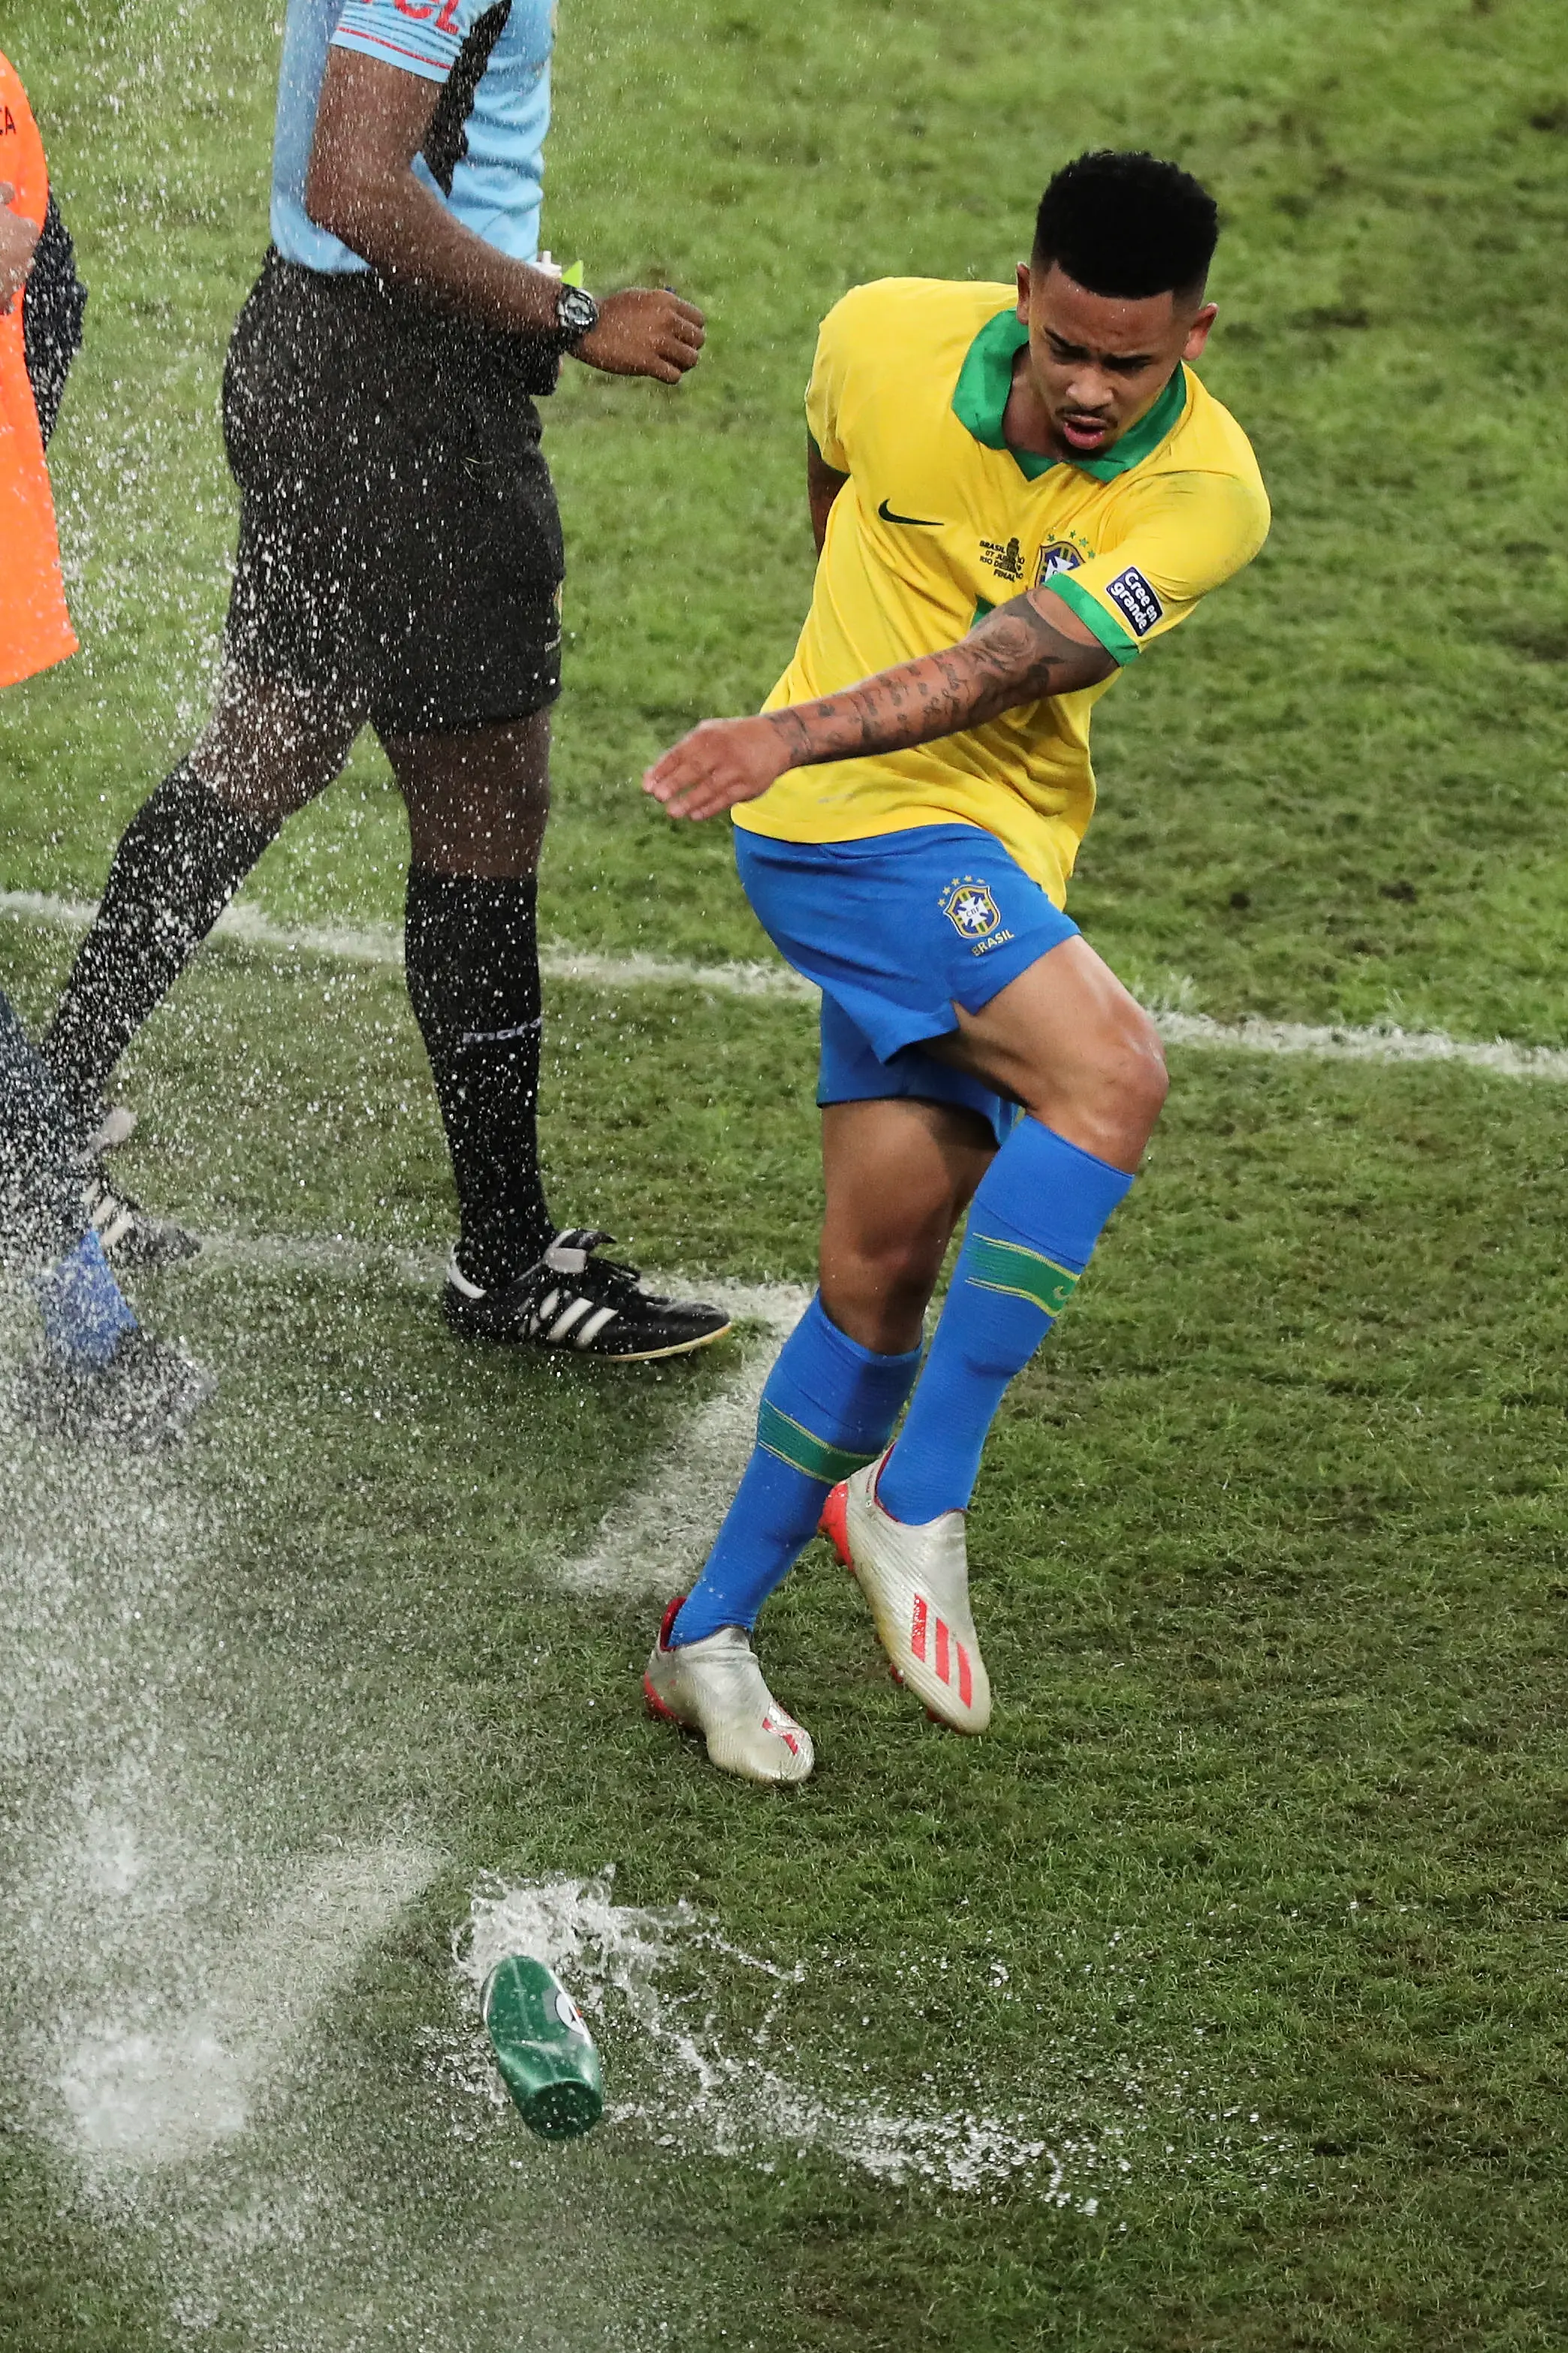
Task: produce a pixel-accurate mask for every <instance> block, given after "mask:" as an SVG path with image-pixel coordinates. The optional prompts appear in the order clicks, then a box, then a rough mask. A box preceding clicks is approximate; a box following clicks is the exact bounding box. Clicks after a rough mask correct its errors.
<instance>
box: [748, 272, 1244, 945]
mask: <svg viewBox="0 0 1568 2353" xmlns="http://www.w3.org/2000/svg"><path fill="white" fill-rule="evenodd" d="M1027 337H1028V330H1027V328H1026V326H1025V325H1024V324H1023V322H1021V321H1020V320H1019V318H1018V317H1017V315H1016V297H1015V294H1014V292H1013V290H1012V289H1011V288H1010V287H1006V286H992V285H973V284H960V285H953V284H949V283H947V282H945V281H942V280H933V279H921V278H887V279H882V280H879V282H878V283H876V284H874V285H870V286H858V287H856V288H855V289H854V290H852V291H851V292H850V293H848V294H847V295H846V296H845V297H844V299H843V301H841V302H839V303H837V305H836V306H835V308H834V309H833V310H832V311H829V312H828V314H827V317H826V320H825V321H824V322H823V325H822V332H821V334H820V336H819V337H818V341H817V346H816V364H815V366H814V368H813V370H812V376H811V384H810V387H809V389H808V391H807V393H806V400H805V411H806V417H807V421H808V423H809V424H810V427H811V431H812V435H813V438H815V440H816V445H817V447H818V448H819V449H820V450H821V452H822V454H823V456H824V458H825V459H826V461H827V463H828V464H829V465H830V466H833V467H836V468H837V470H838V471H839V472H841V473H844V474H847V476H848V477H849V479H848V480H847V482H846V483H845V485H844V488H843V489H842V490H841V491H840V492H839V494H838V496H837V499H836V500H835V501H834V503H833V510H832V512H831V514H830V516H829V518H828V524H827V536H826V543H825V544H824V547H823V551H822V557H821V561H820V563H819V564H818V565H817V570H816V589H815V592H814V594H813V596H812V602H811V610H810V612H809V613H808V615H807V616H806V621H805V628H804V629H803V630H802V631H801V636H800V642H799V644H798V645H797V646H796V648H795V659H794V660H793V661H792V662H791V664H790V666H789V668H788V670H785V672H784V676H783V678H781V679H780V681H779V682H778V684H777V686H776V687H774V689H773V693H772V694H771V695H770V696H769V697H768V700H767V702H766V704H765V706H764V708H766V709H767V710H770V711H773V710H777V709H778V708H779V707H780V706H781V705H782V704H784V703H786V702H812V701H815V700H816V698H817V697H818V696H820V695H826V694H833V693H836V692H837V691H839V690H840V689H842V688H844V687H847V686H853V685H856V684H857V683H858V681H860V680H861V679H864V678H867V677H868V676H869V675H870V674H871V673H872V672H873V671H874V670H888V669H890V668H891V667H892V666H893V665H894V664H895V663H898V662H904V661H910V660H912V659H915V658H916V657H918V656H920V655H921V654H930V653H936V652H940V651H941V650H942V649H945V648H946V647H949V646H952V645H955V644H956V643H957V642H958V640H959V639H960V638H963V637H964V636H965V635H966V634H967V633H968V631H969V630H970V629H971V628H973V626H974V624H975V622H976V621H977V620H980V619H983V618H984V616H985V615H986V614H987V613H989V612H990V611H992V610H993V609H994V607H996V606H997V605H1000V604H1002V603H1004V602H1005V600H1006V599H1007V598H1008V597H1010V596H1019V595H1021V594H1022V593H1023V592H1024V591H1025V590H1026V589H1029V588H1034V587H1037V586H1039V585H1040V584H1041V583H1042V582H1045V581H1049V583H1050V586H1051V589H1052V592H1053V594H1055V595H1057V596H1060V597H1061V598H1062V599H1063V600H1064V602H1065V603H1067V604H1068V605H1069V606H1070V607H1072V609H1073V611H1074V612H1075V613H1076V614H1078V616H1079V618H1080V619H1081V620H1082V621H1083V622H1085V623H1086V624H1087V626H1088V627H1089V628H1090V629H1091V630H1092V631H1093V632H1094V634H1095V636H1096V637H1097V638H1099V639H1100V643H1101V644H1102V645H1103V646H1104V647H1105V648H1106V649H1107V650H1108V651H1109V652H1110V654H1112V655H1113V656H1114V657H1115V659H1116V661H1117V664H1118V666H1119V669H1120V668H1124V667H1125V666H1126V664H1127V663H1128V662H1130V661H1131V660H1132V659H1133V658H1134V657H1135V656H1136V655H1137V654H1138V653H1139V651H1140V650H1141V649H1142V646H1143V645H1144V644H1145V643H1146V642H1147V640H1148V639H1149V638H1155V637H1162V636H1163V634H1164V632H1165V631H1166V630H1167V629H1173V628H1175V627H1176V625H1177V623H1178V622H1180V621H1183V620H1184V619H1185V618H1186V617H1187V615H1188V614H1189V613H1190V612H1191V611H1192V609H1193V607H1194V605H1195V604H1196V603H1197V601H1198V599H1199V598H1200V597H1201V596H1206V595H1207V593H1208V591H1209V590H1210V589H1211V588H1217V587H1218V586H1219V585H1220V583H1221V581H1223V580H1228V579H1229V577H1230V575H1231V574H1232V573H1233V572H1239V571H1240V569H1241V567H1242V565H1244V564H1247V563H1249V562H1250V561H1251V559H1252V557H1253V556H1255V555H1256V554H1257V553H1258V549H1259V548H1260V547H1261V546H1262V544H1263V542H1264V539H1265V537H1266V535H1267V533H1268V495H1267V493H1266V491H1264V487H1263V480H1262V477H1261V475H1260V474H1259V472H1258V461H1257V459H1255V458H1254V456H1253V454H1252V448H1251V446H1250V444H1249V443H1248V441H1247V437H1246V435H1245V434H1244V433H1243V432H1242V430H1241V428H1240V427H1239V426H1238V425H1237V423H1236V420H1235V419H1234V417H1231V416H1230V414H1229V413H1228V411H1227V410H1226V409H1225V408H1222V407H1221V406H1220V404H1219V402H1218V401H1217V400H1215V399H1214V398H1213V397H1212V396H1211V395H1210V394H1209V393H1207V392H1205V389H1204V387H1203V385H1201V384H1200V383H1199V382H1198V380H1197V378H1196V376H1195V375H1194V374H1193V372H1192V370H1191V368H1189V367H1186V366H1181V367H1178V368H1177V370H1176V373H1175V375H1173V377H1172V379H1171V382H1170V384H1169V385H1167V386H1166V388H1165V390H1164V391H1163V393H1162V394H1161V396H1160V398H1159V399H1158V400H1157V401H1156V402H1155V404H1154V406H1153V407H1152V409H1151V410H1150V412H1149V414H1148V416H1147V417H1144V418H1143V419H1142V422H1141V423H1140V424H1138V425H1136V426H1134V427H1132V429H1131V431H1130V432H1129V433H1126V434H1124V435H1123V436H1122V438H1121V440H1120V441H1118V442H1117V443H1116V444H1115V445H1114V446H1113V447H1112V448H1110V450H1108V451H1107V453H1106V454H1105V456H1104V457H1102V458H1092V459H1090V458H1084V459H1074V460H1072V461H1071V462H1070V463H1069V462H1065V461H1058V459H1052V458H1042V457H1037V456H1034V455H1032V454H1031V453H1030V452H1028V451H1026V450H1022V449H1010V448H1007V446H1006V444H1005V442H1004V440H1003V438H1002V420H1003V416H1004V413H1005V409H1006V406H1007V399H1008V396H1009V394H1010V392H1011V390H1012V384H1013V362H1014V357H1015V355H1016V353H1017V352H1018V350H1019V349H1020V347H1021V346H1022V345H1023V344H1024V343H1026V341H1027ZM1115 675H1116V673H1114V672H1113V673H1112V677H1111V678H1110V679H1105V680H1102V681H1100V684H1099V685H1098V686H1092V687H1089V688H1086V689H1085V690H1084V691H1082V692H1080V693H1077V694H1063V695H1056V696H1052V697H1051V698H1049V699H1048V700H1046V701H1041V702H1032V703H1024V704H1020V705H1019V707H1018V708H1017V709H1016V710H1013V711H1008V712H1004V713H1003V714H1002V716H1001V717H1000V718H998V719H994V720H991V721H990V722H988V723H987V724H986V725H984V727H974V728H970V729H968V730H966V731H965V732H964V733H962V734H958V735H947V736H943V737H942V738H941V739H940V740H939V741H938V742H936V743H934V744H921V745H919V746H918V747H917V748H916V749H915V750H913V751H910V752H886V753H874V754H868V755H867V756H866V757H864V758H860V759H853V760H838V761H833V762H830V763H825V764H823V765H819V766H815V767H809V768H794V769H791V770H789V771H788V772H787V773H786V774H785V775H784V776H781V777H780V778H779V780H778V782H777V783H776V784H775V785H773V786H771V787H770V789H769V790H768V791H767V792H765V793H764V794H763V796H762V797H761V799H759V800H755V801H751V802H748V803H747V804H746V805H745V807H742V808H738V809H737V810H736V811H735V812H734V820H735V823H736V824H737V825H739V826H742V827H744V828H746V829H747V830H748V831H749V832H752V833H761V834H768V835H771V836H772V837H773V839H775V840H781V841H859V840H864V839H867V838H868V836H871V835H875V834H882V833H896V832H900V831H903V830H906V829H908V828H910V827H913V826H922V825H952V824H953V823H955V822H956V823H960V824H964V825H973V826H979V827H982V828H984V831H986V832H987V833H990V834H993V835H994V837H995V838H996V839H997V840H998V841H1000V842H1002V843H1003V844H1004V845H1005V848H1006V849H1008V850H1010V851H1011V852H1012V855H1013V856H1014V857H1015V858H1016V860H1017V861H1018V863H1019V865H1020V866H1022V867H1023V868H1024V870H1025V871H1026V873H1029V874H1032V875H1033V876H1034V877H1035V879H1036V880H1037V881H1038V882H1040V883H1041V884H1042V885H1043V886H1044V888H1045V890H1046V891H1047V893H1048V894H1049V896H1050V897H1051V898H1052V899H1053V900H1054V901H1055V902H1056V903H1057V905H1058V906H1060V905H1061V904H1062V902H1063V900H1064V899H1065V897H1066V895H1067V883H1068V875H1069V874H1070V873H1071V871H1072V867H1073V860H1074V859H1075V858H1076V857H1077V855H1078V848H1079V842H1080V841H1081V840H1082V839H1083V836H1084V832H1085V830H1086V828H1087V827H1088V825H1089V818H1090V816H1091V814H1092V813H1093V809H1094V771H1093V769H1092V767H1091V766H1090V765H1089V713H1090V712H1091V711H1092V709H1093V707H1094V705H1095V703H1096V702H1098V700H1099V698H1100V695H1101V694H1102V693H1104V691H1105V690H1106V688H1107V687H1108V686H1109V685H1110V684H1111V683H1112V682H1113V679H1114V677H1115Z"/></svg>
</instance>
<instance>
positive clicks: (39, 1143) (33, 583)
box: [0, 57, 213, 1445]
mask: <svg viewBox="0 0 1568 2353" xmlns="http://www.w3.org/2000/svg"><path fill="white" fill-rule="evenodd" d="M58 219H59V216H58V213H57V212H56V211H55V209H54V207H53V206H52V204H51V203H50V199H49V188H48V174H47V168H46V165H45V162H44V148H43V142H42V140H41V139H40V138H39V137H38V132H37V124H36V123H35V122H34V121H33V118H32V115H31V112H30V111H29V110H28V106H27V101H26V93H25V92H24V90H23V89H22V85H21V82H20V80H19V79H18V78H17V75H16V69H15V68H14V67H13V66H12V65H11V64H10V63H9V61H8V60H7V59H6V58H4V57H0V550H3V551H4V557H5V561H4V565H3V566H0V687H4V686H13V685H16V684H18V683H19V682H20V681H22V680H24V679H27V678H32V677H35V676H36V675H37V673H38V672H39V671H40V670H48V669H50V668H52V667H53V665H54V664H55V663H56V662H60V661H64V660H66V659H68V656H69V655H71V654H72V653H74V652H75V650H76V637H75V633H74V632H73V630H72V628H71V624H70V615H69V613H68V610H67V608H66V600H65V590H64V587H63V586H62V584H61V579H60V561H59V546H58V540H57V537H56V533H55V512H54V501H53V499H52V497H51V495H50V490H49V477H48V470H47V466H46V464H45V461H44V439H45V431H44V427H45V423H46V419H47V421H48V422H52V421H53V415H54V412H55V410H56V409H58V401H59V393H60V390H61V388H62V386H63V381H64V367H65V365H68V361H69V351H68V349H67V348H65V346H64V345H63V344H62V343H61V342H60V339H59V337H58V334H55V335H45V336H43V338H42V340H41V341H40V339H39V338H38V336H37V335H36V334H31V333H30V331H31V327H32V322H31V320H29V318H28V316H27V311H26V303H25V300H24V298H25V296H26V293H27V290H28V281H29V279H30V276H31V273H32V271H33V269H34V268H35V265H36V262H37V255H38V252H39V245H40V232H41V231H43V230H45V228H46V225H49V226H50V227H51V230H52V235H51V246H52V248H53V249H54V250H55V251H56V252H57V253H58V252H61V251H63V250H64V248H62V246H61V243H60V240H62V239H64V231H63V229H62V228H60V227H59V226H58ZM65 246H66V247H68V239H66V240H65ZM60 282H63V281H60ZM70 282H71V283H72V284H73V285H74V282H75V280H74V272H72V273H71V279H70ZM35 315H37V314H35ZM56 315H57V321H58V312H57V314H56ZM29 340H31V341H32V346H33V352H34V353H35V355H36V354H37V353H39V352H40V351H45V350H47V372H46V374H45V379H44V382H45V389H44V393H43V396H42V399H41V401H40V396H39V392H38V388H37V384H36V382H35V378H34V376H33V375H31V374H30V373H29V369H28V364H27V363H28V355H29V354H28V343H29ZM68 342H69V336H68V335H67V337H66V343H68ZM96 1207H97V1204H96V1202H95V1200H94V1198H93V1191H92V1188H90V1187H84V1184H83V1174H82V1168H81V1164H80V1160H79V1155H78V1152H77V1150H76V1145H75V1142H74V1139H73V1137H72V1135H71V1133H70V1123H69V1119H68V1114H67V1110H66V1105H65V1103H64V1102H63V1100H62V1099H61V1097H60V1094H59V1091H58V1088H57V1087H56V1086H55V1084H54V1082H53V1081H52V1080H51V1079H50V1077H49V1074H48V1072H47V1071H46V1070H45V1069H44V1067H43V1065H42V1063H41V1062H40V1061H39V1060H38V1057H37V1053H36V1052H35V1051H34V1050H33V1048H32V1047H31V1046H30V1045H29V1044H28V1042H27V1039H26V1037H25V1036H24V1034H23V1031H22V1028H21V1025H20V1023H19V1022H18V1021H17V1019H16V1015H15V1014H14V1013H13V1011H12V1009H11V1007H10V1005H9V1003H8V1002H7V1000H6V997H5V992H4V991H3V990H0V1263H5V1264H6V1265H21V1266H26V1267H28V1268H30V1269H32V1270H34V1273H33V1286H34V1290H35V1293H36V1295H37V1303H38V1307H39V1310H40V1313H41V1315H42V1319H43V1334H44V1345H43V1348H42V1351H41V1353H40V1354H39V1356H37V1357H36V1358H35V1359H34V1360H33V1361H32V1363H31V1364H30V1365H29V1366H27V1368H26V1374H25V1376H24V1378H23V1382H22V1385H21V1388H20V1390H19V1393H18V1402H19V1404H20V1406H21V1409H22V1411H23V1413H24V1415H25V1416H26V1419H28V1420H29V1421H31V1422H32V1423H33V1424H34V1426H35V1427H37V1428H39V1429H42V1430H47V1431H49V1432H58V1433H60V1434H64V1435H69V1436H74V1437H84V1438H85V1437H89V1436H90V1437H99V1438H109V1439H112V1440H121V1441H123V1442H126V1443H129V1444H132V1445H153V1444H156V1443H158V1442H160V1441H161V1440H165V1439H169V1438H174V1437H177V1436H179V1435H180V1433H181V1432H182V1431H183V1430H184V1427H185V1425H186V1423H187V1422H188V1421H189V1419H190V1417H191V1415H192V1414H193V1413H194V1412H195V1409H196V1408H197V1407H198V1406H199V1405H200V1404H201V1403H202V1401H203V1399H204V1398H206V1397H208V1396H209V1395H210V1394H211V1392H212V1388H213V1383H212V1381H211V1379H210V1378H209V1377H208V1376H207V1375H206V1374H205V1373H204V1372H202V1371H201V1369H200V1368H199V1367H198V1366H195V1365H193V1364H192V1363H191V1362H190V1361H189V1359H188V1358H187V1357H185V1356H184V1355H182V1353H181V1352H180V1351H179V1350H178V1349H175V1348H171V1347H169V1346H167V1345H165V1344H164V1343H163V1342H162V1341H159V1340H155V1339H153V1338H152V1336H151V1335H149V1334H147V1333H144V1332H142V1330H141V1329H140V1328H139V1326H138V1324H137V1322H136V1318H135V1316H134V1315H133V1314H132V1311H131V1309H130V1307H129V1306H128V1305H127V1304H126V1302H125V1300H124V1299H123V1298H122V1297H121V1292H120V1286H119V1284H118V1283H117V1282H116V1281H115V1278H114V1274H113V1271H112V1269H111V1268H110V1264H109V1261H108V1259H107V1258H106V1256H105V1254H104V1240H103V1236H102V1235H101V1234H100V1232H99V1231H97V1230H96V1229H95V1228H94V1226H93V1225H92V1223H91V1222H89V1211H92V1210H94V1209H95V1208H96ZM122 1214H124V1215H126V1216H129V1215H130V1213H129V1212H124V1213H122ZM111 1238H112V1237H111Z"/></svg>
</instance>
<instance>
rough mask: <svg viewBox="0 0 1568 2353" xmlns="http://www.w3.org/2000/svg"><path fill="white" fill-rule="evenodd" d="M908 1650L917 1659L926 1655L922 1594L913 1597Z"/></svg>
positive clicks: (924, 1600)
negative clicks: (913, 1607) (912, 1619)
mask: <svg viewBox="0 0 1568 2353" xmlns="http://www.w3.org/2000/svg"><path fill="white" fill-rule="evenodd" d="M910 1650H911V1651H913V1652H914V1654H915V1656H916V1658H917V1659H922V1660H923V1659H924V1657H925V1654H926V1598H925V1595H924V1594H923V1593H917V1594H916V1596H915V1614H914V1621H913V1623H912V1624H911V1626H910Z"/></svg>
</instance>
